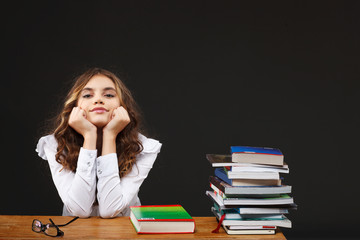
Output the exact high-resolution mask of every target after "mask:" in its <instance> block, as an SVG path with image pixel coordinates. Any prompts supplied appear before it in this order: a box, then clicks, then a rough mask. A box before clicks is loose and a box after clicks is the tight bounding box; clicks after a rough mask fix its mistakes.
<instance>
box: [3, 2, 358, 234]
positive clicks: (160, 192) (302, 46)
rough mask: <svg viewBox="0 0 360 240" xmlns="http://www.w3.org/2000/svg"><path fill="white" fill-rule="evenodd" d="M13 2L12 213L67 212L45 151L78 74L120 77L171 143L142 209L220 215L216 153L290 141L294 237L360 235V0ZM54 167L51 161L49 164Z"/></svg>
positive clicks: (8, 210)
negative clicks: (209, 156)
mask: <svg viewBox="0 0 360 240" xmlns="http://www.w3.org/2000/svg"><path fill="white" fill-rule="evenodd" d="M8 4H10V5H9V6H8V7H3V8H2V14H1V22H2V24H1V25H2V26H3V27H2V29H3V30H2V60H3V61H2V62H3V64H2V65H1V66H2V77H1V78H2V80H1V86H2V87H1V93H2V104H1V105H2V110H1V119H2V121H1V122H2V126H3V129H2V139H1V142H2V143H1V148H2V161H1V162H2V174H1V175H0V176H1V187H2V194H1V195H2V197H1V198H0V199H1V204H0V206H1V209H0V214H32V215H49V214H51V215H61V213H62V202H61V200H60V198H59V196H58V194H57V191H56V189H55V187H54V185H53V182H52V179H51V176H50V173H49V170H48V169H47V168H46V162H44V161H43V160H42V159H40V158H39V157H38V156H37V154H36V152H35V146H36V143H37V140H38V138H39V137H40V135H41V134H42V132H43V130H42V126H43V125H44V123H45V120H46V119H49V118H50V117H51V116H53V115H54V114H56V112H57V110H58V109H59V106H60V105H61V104H62V100H63V97H64V94H65V93H66V92H67V91H68V90H69V87H70V85H69V82H70V81H71V80H72V79H73V78H74V76H76V75H77V74H79V73H81V72H82V71H83V70H85V69H86V68H87V67H91V66H99V67H104V68H107V69H109V70H112V71H115V72H116V73H118V74H119V75H120V76H121V78H122V79H123V80H124V82H125V83H126V84H127V86H128V87H129V88H130V89H131V91H132V92H133V94H134V97H135V99H136V101H137V102H138V104H139V105H140V107H141V109H142V111H143V114H144V117H145V120H146V122H145V123H146V126H147V130H148V136H150V137H153V138H156V139H159V140H160V141H161V142H162V143H163V148H162V151H161V153H160V155H159V156H158V159H157V161H156V163H155V165H154V167H153V169H152V170H151V173H150V175H149V177H148V178H147V179H146V181H145V182H144V184H143V185H142V187H141V191H140V198H141V200H142V203H143V204H174V203H179V204H182V205H183V206H184V207H185V208H186V209H187V210H188V211H189V212H190V214H191V215H193V216H210V215H212V214H211V211H210V206H211V202H210V200H209V199H208V198H207V197H206V196H205V191H206V190H209V187H208V176H209V175H211V174H212V173H213V169H212V167H211V166H210V164H209V163H208V162H207V160H206V159H205V154H206V153H229V147H230V146H231V145H250V146H251V145H253V146H269V147H278V148H280V149H281V150H282V151H283V153H284V155H285V161H286V162H287V163H288V164H289V167H290V174H288V175H285V176H284V177H285V182H286V183H287V184H289V185H292V186H293V194H292V196H293V197H294V199H295V202H296V203H297V204H298V205H299V209H298V210H297V211H293V212H291V213H290V215H289V218H290V219H291V220H292V222H293V228H292V229H290V230H288V229H283V230H284V232H285V235H286V236H287V237H289V238H290V239H291V238H295V237H305V236H313V237H321V236H322V237H330V236H332V237H340V236H341V237H342V238H344V237H346V236H348V237H350V236H356V231H357V227H358V223H357V220H358V216H359V214H360V211H359V203H358V201H359V200H358V199H359V198H358V197H357V196H358V195H359V187H358V183H359V178H358V176H357V175H358V168H359V157H358V154H357V145H358V144H359V140H358V135H359V129H360V128H359V102H360V101H359V69H360V68H359V67H360V64H359V53H360V51H359V41H360V34H359V25H360V16H359V14H358V13H359V10H360V9H359V7H360V5H359V2H358V1H216V2H211V1H69V2H64V1H61V2H60V1H59V2H54V1H44V2H38V1H23V2H19V1H11V2H9V3H8ZM44 163H45V164H44Z"/></svg>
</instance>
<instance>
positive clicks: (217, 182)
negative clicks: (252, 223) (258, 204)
mask: <svg viewBox="0 0 360 240" xmlns="http://www.w3.org/2000/svg"><path fill="white" fill-rule="evenodd" d="M209 182H210V186H211V185H214V186H216V187H217V188H218V189H219V190H220V191H222V192H223V193H224V194H226V195H229V196H230V195H244V196H246V195H248V196H251V195H253V196H256V195H267V194H268V195H272V194H282V193H291V186H288V185H281V186H232V185H230V184H228V183H226V182H224V181H223V180H221V179H220V178H218V177H215V176H210V177H209Z"/></svg>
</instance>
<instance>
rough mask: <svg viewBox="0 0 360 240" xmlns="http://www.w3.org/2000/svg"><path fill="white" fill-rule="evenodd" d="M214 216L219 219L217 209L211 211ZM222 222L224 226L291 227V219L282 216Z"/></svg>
mask: <svg viewBox="0 0 360 240" xmlns="http://www.w3.org/2000/svg"><path fill="white" fill-rule="evenodd" d="M213 213H214V215H215V217H216V218H217V219H219V220H220V218H221V216H220V213H219V212H217V211H213ZM222 224H223V225H224V226H236V225H241V226H253V225H256V226H259V225H260V226H277V227H284V228H291V226H292V225H291V221H290V220H289V219H288V218H287V217H285V216H284V219H281V220H226V219H225V220H223V222H222Z"/></svg>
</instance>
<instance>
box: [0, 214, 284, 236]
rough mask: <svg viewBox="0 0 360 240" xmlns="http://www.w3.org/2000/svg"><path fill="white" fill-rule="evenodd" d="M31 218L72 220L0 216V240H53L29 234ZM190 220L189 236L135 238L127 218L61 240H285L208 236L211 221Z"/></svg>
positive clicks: (92, 222)
mask: <svg viewBox="0 0 360 240" xmlns="http://www.w3.org/2000/svg"><path fill="white" fill-rule="evenodd" d="M35 218H36V219H39V220H40V221H41V222H42V223H44V224H45V223H49V222H50V221H49V218H51V219H52V220H53V221H54V222H55V224H59V225H60V224H64V223H67V222H68V221H70V220H71V219H72V217H64V216H17V215H0V239H38V238H47V239H49V240H50V239H55V238H52V237H48V236H46V235H44V234H43V233H35V232H33V231H32V230H31V224H32V220H33V219H35ZM194 220H195V223H196V229H195V233H193V234H146V235H145V234H137V233H136V231H135V229H134V227H133V226H132V224H131V222H130V219H129V218H128V217H118V218H113V219H102V218H100V217H91V218H86V219H77V220H76V221H75V222H73V223H71V224H70V225H68V226H65V227H61V230H62V231H64V233H65V234H64V236H63V237H62V238H64V239H166V238H167V239H239V238H240V239H257V240H260V239H286V238H285V237H284V235H283V234H282V232H281V231H280V230H279V229H278V230H277V232H276V234H274V235H228V234H226V232H225V231H224V229H222V228H221V229H220V231H219V233H211V231H212V230H213V229H215V228H216V226H217V221H216V219H215V217H194Z"/></svg>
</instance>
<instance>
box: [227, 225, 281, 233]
mask: <svg viewBox="0 0 360 240" xmlns="http://www.w3.org/2000/svg"><path fill="white" fill-rule="evenodd" d="M224 230H225V232H226V233H227V234H229V235H246V234H262V235H265V234H275V230H274V229H235V230H233V229H230V227H229V226H224Z"/></svg>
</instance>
